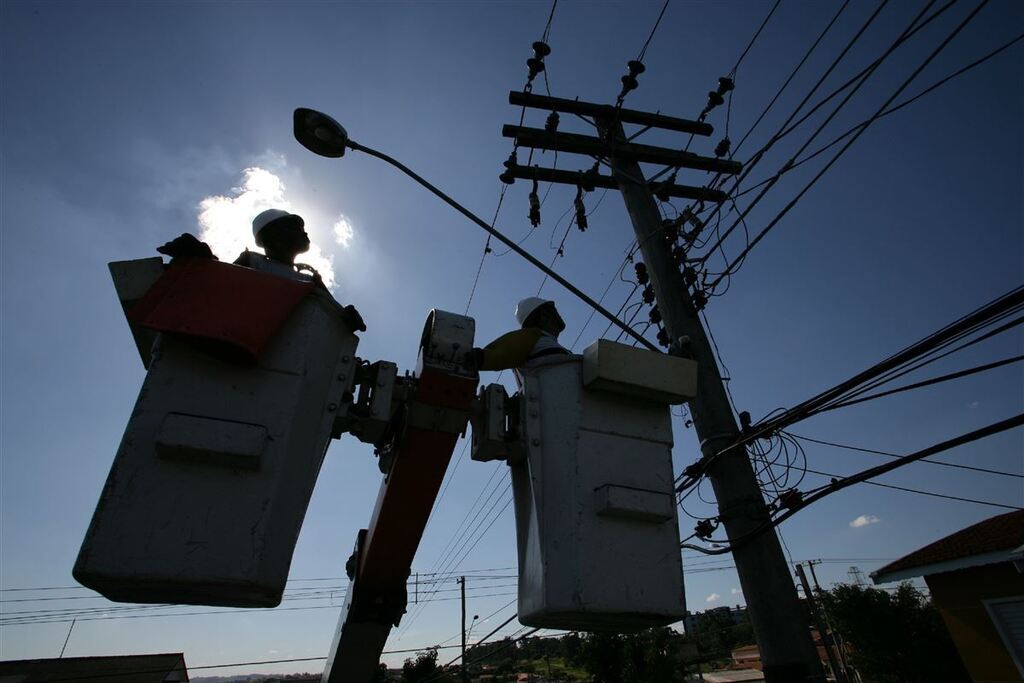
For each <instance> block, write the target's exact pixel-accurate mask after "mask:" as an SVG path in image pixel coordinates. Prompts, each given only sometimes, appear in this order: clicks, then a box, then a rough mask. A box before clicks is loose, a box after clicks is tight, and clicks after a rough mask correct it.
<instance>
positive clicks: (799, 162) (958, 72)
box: [734, 33, 1024, 198]
mask: <svg viewBox="0 0 1024 683" xmlns="http://www.w3.org/2000/svg"><path fill="white" fill-rule="evenodd" d="M1021 40H1024V33H1022V34H1020V35H1018V36H1017V37H1016V38H1013V39H1012V40H1010V41H1009V42H1007V43H1004V44H1003V45H1001V46H999V47H997V48H996V49H994V50H992V51H991V52H989V53H987V54H986V55H984V56H982V57H979V58H978V59H976V60H975V61H973V62H971V63H970V64H968V65H967V66H964V67H962V68H960V69H958V70H956V71H954V72H953V73H951V74H949V75H948V76H945V77H944V78H941V79H939V80H938V81H936V82H935V83H933V84H932V85H930V86H928V87H927V88H925V89H924V90H922V91H921V92H919V93H917V94H916V95H914V96H913V97H910V98H908V99H906V100H904V101H902V102H900V103H899V104H895V105H893V106H891V107H889V108H888V109H886V110H885V111H883V112H882V113H881V114H880V115H879V116H878V118H883V117H885V116H888V115H890V114H894V113H896V112H897V111H899V110H901V109H903V108H904V107H907V106H909V105H910V104H913V103H914V102H916V101H917V100H919V99H921V98H922V97H924V96H925V95H928V94H929V93H931V92H933V91H935V90H937V89H938V88H940V87H942V86H943V85H945V84H946V83H948V82H950V81H951V80H953V79H954V78H957V77H958V76H961V75H963V74H965V73H967V72H968V71H970V70H972V69H974V68H976V67H978V66H981V65H982V64H984V63H985V62H987V61H988V60H990V59H992V58H994V57H996V56H997V55H999V54H1000V53H1001V52H1003V51H1005V50H1008V49H1009V48H1011V47H1013V46H1014V45H1016V44H1017V43H1019V42H1020V41H1021ZM870 120H871V119H866V120H864V121H861V122H860V123H858V124H857V125H855V126H853V127H852V128H850V129H849V130H847V131H846V132H844V133H842V134H841V135H839V136H837V137H836V138H835V139H833V140H832V141H831V142H829V143H828V144H826V145H823V146H822V147H819V148H818V149H816V150H815V151H814V152H811V153H809V154H808V155H807V156H804V157H802V158H801V159H798V160H797V161H795V162H793V163H792V164H790V165H789V166H788V167H786V168H785V169H783V170H781V171H780V173H781V174H783V175H784V174H786V173H790V172H791V171H793V170H795V169H796V168H798V167H800V166H802V165H804V164H805V163H807V162H808V161H811V160H812V159H814V158H816V157H818V156H820V155H821V154H824V153H825V152H826V151H828V150H829V149H831V148H832V147H835V146H836V145H838V144H839V143H840V142H842V141H843V140H845V139H846V138H848V137H849V136H851V135H853V134H854V133H855V132H857V131H858V130H860V129H861V128H863V127H865V126H866V125H867V124H868V123H869V122H870ZM770 180H771V179H770V178H769V179H766V180H763V181H761V182H760V183H758V184H756V185H752V186H751V187H748V188H747V189H746V190H744V191H743V192H740V193H737V194H735V195H734V196H735V197H736V198H739V197H742V196H743V195H745V194H747V193H748V192H753V191H754V190H756V189H758V188H760V187H762V186H764V185H765V184H767V183H768V182H770Z"/></svg>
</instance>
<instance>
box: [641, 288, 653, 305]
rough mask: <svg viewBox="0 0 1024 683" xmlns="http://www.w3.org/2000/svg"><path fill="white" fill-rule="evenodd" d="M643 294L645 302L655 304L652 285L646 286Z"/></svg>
mask: <svg viewBox="0 0 1024 683" xmlns="http://www.w3.org/2000/svg"><path fill="white" fill-rule="evenodd" d="M641 296H643V299H644V303H645V304H653V303H654V290H653V289H651V286H650V285H647V286H646V287H644V291H643V294H642V295H641Z"/></svg>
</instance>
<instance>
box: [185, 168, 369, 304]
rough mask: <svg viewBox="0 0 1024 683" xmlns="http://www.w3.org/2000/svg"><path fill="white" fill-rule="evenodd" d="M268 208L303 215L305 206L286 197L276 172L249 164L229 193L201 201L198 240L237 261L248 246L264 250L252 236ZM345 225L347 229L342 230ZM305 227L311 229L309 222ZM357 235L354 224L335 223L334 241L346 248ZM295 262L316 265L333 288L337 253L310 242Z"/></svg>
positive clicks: (222, 256)
mask: <svg viewBox="0 0 1024 683" xmlns="http://www.w3.org/2000/svg"><path fill="white" fill-rule="evenodd" d="M266 209H284V210H285V211H295V212H296V213H298V214H299V215H303V212H302V209H301V208H300V209H295V208H293V206H292V203H291V202H290V201H289V200H288V199H287V197H286V194H285V185H284V183H283V182H282V181H281V179H280V178H279V177H278V176H277V175H275V174H274V173H272V172H270V171H268V170H267V169H265V168H261V167H259V166H250V167H249V168H246V169H244V170H243V171H242V183H241V185H239V186H238V187H234V188H231V190H230V192H229V193H228V194H227V195H212V196H209V197H206V198H205V199H203V200H202V201H201V202H199V216H198V220H199V239H201V240H202V241H204V242H206V243H207V244H209V245H210V249H212V250H213V253H214V254H216V255H217V258H219V259H221V260H222V261H228V262H230V261H234V260H235V258H237V256H238V255H239V254H240V253H242V251H244V250H245V249H249V250H251V251H261V250H260V249H259V248H258V247H257V246H256V241H255V239H254V238H253V235H252V219H253V218H254V217H255V216H256V214H258V213H260V212H261V211H265V210H266ZM303 218H307V216H303ZM342 225H343V226H344V229H343V230H340V229H339V226H342ZM306 229H307V232H309V226H308V225H307V227H306ZM311 234H312V233H311ZM354 234H355V231H354V230H353V229H352V226H351V224H350V223H349V222H348V220H347V219H346V218H345V217H344V216H342V217H341V218H340V219H339V220H338V222H337V223H336V224H335V226H334V236H335V240H336V241H337V243H338V244H340V245H341V246H342V247H345V248H347V247H348V246H349V244H350V243H351V241H352V238H353V236H354ZM342 236H344V240H343V239H342ZM296 261H298V262H300V263H306V264H309V265H311V266H313V268H316V270H317V272H319V273H320V277H321V278H323V281H324V284H325V285H327V287H328V289H330V288H332V287H334V285H335V283H336V281H335V276H334V256H333V255H331V254H327V253H325V252H324V250H323V249H322V248H321V247H320V246H319V245H318V244H316V243H315V242H313V243H311V244H310V246H309V251H307V252H306V253H305V254H299V256H298V257H297V258H296Z"/></svg>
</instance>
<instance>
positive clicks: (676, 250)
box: [672, 245, 686, 266]
mask: <svg viewBox="0 0 1024 683" xmlns="http://www.w3.org/2000/svg"><path fill="white" fill-rule="evenodd" d="M672 260H673V261H674V262H675V264H676V265H677V266H680V265H682V264H683V261H685V260H686V249H683V247H682V246H681V245H676V246H674V247H672Z"/></svg>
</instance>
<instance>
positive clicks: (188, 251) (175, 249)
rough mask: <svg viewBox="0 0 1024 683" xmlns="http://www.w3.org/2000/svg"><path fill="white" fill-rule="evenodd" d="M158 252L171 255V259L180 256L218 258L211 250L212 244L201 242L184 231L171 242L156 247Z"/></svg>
mask: <svg viewBox="0 0 1024 683" xmlns="http://www.w3.org/2000/svg"><path fill="white" fill-rule="evenodd" d="M156 250H157V252H159V253H161V254H165V255H167V256H170V257H171V259H172V260H173V259H178V258H185V259H187V258H205V259H212V260H214V261H216V260H217V257H216V256H214V255H213V252H212V251H210V245H208V244H207V243H206V242H200V241H199V240H198V239H196V238H195V237H194V236H193V235H190V234H189V233H187V232H186V233H182V235H181V236H180V237H175V238H174V239H173V240H171V241H170V242H167V243H166V244H164V245H163V246H160V247H157V248H156Z"/></svg>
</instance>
